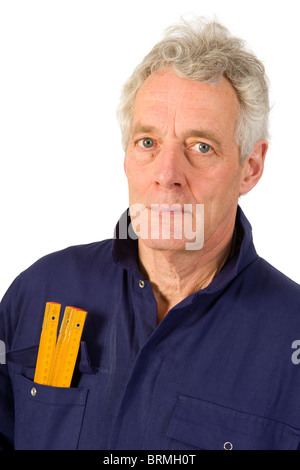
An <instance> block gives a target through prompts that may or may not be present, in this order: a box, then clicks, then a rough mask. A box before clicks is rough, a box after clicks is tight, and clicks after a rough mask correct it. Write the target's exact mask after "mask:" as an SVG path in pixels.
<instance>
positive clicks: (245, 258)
mask: <svg viewBox="0 0 300 470" xmlns="http://www.w3.org/2000/svg"><path fill="white" fill-rule="evenodd" d="M130 229H131V225H130V216H129V209H126V211H125V212H123V214H122V215H121V217H120V219H119V221H118V223H117V225H116V228H115V233H114V243H113V249H112V253H113V259H114V262H115V263H118V264H121V265H122V266H123V267H124V268H125V269H128V270H131V271H135V272H136V274H138V275H139V276H141V274H140V271H139V266H138V242H137V236H136V235H135V234H134V233H133V232H131V233H130V236H128V230H130ZM131 230H132V229H131ZM257 257H258V255H257V253H256V250H255V247H254V244H253V239H252V227H251V225H250V223H249V221H248V219H247V218H246V216H245V214H244V212H243V211H242V209H241V207H240V206H238V208H237V213H236V221H235V230H234V236H233V240H232V250H231V253H230V256H229V257H228V259H227V261H226V263H225V264H224V266H223V268H222V269H221V271H220V272H219V273H218V275H217V276H216V277H215V279H214V280H213V281H212V282H211V283H210V284H209V285H208V286H207V287H206V288H205V289H203V290H202V292H208V293H209V292H211V293H212V292H214V291H217V290H219V289H221V288H222V287H224V286H225V285H226V284H227V283H228V282H230V281H231V280H232V279H233V278H234V277H236V276H237V275H238V274H239V273H240V272H241V271H242V270H243V269H244V268H246V266H248V265H249V264H250V263H252V261H254V260H255V259H256V258H257Z"/></svg>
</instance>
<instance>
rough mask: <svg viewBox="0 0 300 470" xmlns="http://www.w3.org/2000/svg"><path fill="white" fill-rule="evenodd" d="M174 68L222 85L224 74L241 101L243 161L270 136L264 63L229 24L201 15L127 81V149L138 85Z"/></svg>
mask: <svg viewBox="0 0 300 470" xmlns="http://www.w3.org/2000/svg"><path fill="white" fill-rule="evenodd" d="M170 67H172V68H173V70H174V72H175V73H176V74H177V75H178V76H180V77H184V78H188V79H190V80H194V81H199V82H206V83H210V84H217V83H218V82H219V81H220V80H221V78H222V77H223V76H224V77H226V78H227V79H228V80H229V81H230V82H231V84H232V86H233V88H234V89H235V91H236V93H237V96H238V99H239V103H240V110H239V116H238V123H237V127H236V133H235V138H236V141H237V144H238V145H239V149H240V160H241V162H243V161H244V160H245V158H246V157H247V156H248V155H249V154H250V153H251V151H252V149H253V147H254V145H255V143H256V142H257V141H258V140H260V139H265V140H267V139H268V115H269V111H270V106H269V95H268V78H267V76H266V73H265V68H264V65H263V64H262V62H261V61H259V60H258V59H257V58H256V56H255V55H254V54H253V53H252V52H250V51H249V50H247V48H246V46H245V43H244V41H243V40H241V39H240V38H237V37H234V36H232V35H231V34H230V33H229V31H228V30H227V29H226V28H225V27H224V26H222V25H221V24H219V23H217V22H216V21H207V20H205V19H204V18H197V19H196V20H194V21H189V22H187V21H185V20H183V21H182V23H180V24H177V25H173V26H170V27H169V28H168V29H167V30H166V32H165V36H164V38H163V39H162V40H161V41H160V42H158V43H157V44H156V45H155V46H154V47H153V49H152V50H151V51H150V53H149V54H148V55H146V57H145V58H144V59H143V60H142V62H141V63H140V64H139V65H138V66H137V67H136V69H135V70H134V72H133V74H132V75H131V77H130V78H129V79H128V80H127V82H126V83H125V85H124V87H123V90H122V94H121V99H120V104H119V108H118V119H119V123H120V127H121V132H122V144H123V148H124V150H125V151H126V150H127V147H128V143H129V139H130V132H131V126H132V120H133V114H134V104H135V98H136V94H137V92H138V90H139V88H140V87H141V86H142V84H143V82H144V81H145V80H146V79H147V78H148V77H149V75H151V74H152V73H154V72H158V71H162V70H164V69H166V68H170Z"/></svg>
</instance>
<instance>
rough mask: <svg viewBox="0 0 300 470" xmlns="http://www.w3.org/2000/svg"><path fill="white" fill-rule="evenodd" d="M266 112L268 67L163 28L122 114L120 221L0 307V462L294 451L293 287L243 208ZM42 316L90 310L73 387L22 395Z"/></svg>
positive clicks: (218, 43)
mask: <svg viewBox="0 0 300 470" xmlns="http://www.w3.org/2000/svg"><path fill="white" fill-rule="evenodd" d="M268 112H269V102H268V85H267V79H266V76H265V72H264V67H263V65H262V64H261V63H260V62H259V61H258V59H257V58H256V57H255V56H254V55H253V54H252V53H250V52H248V51H247V50H246V49H245V47H244V45H243V43H242V41H240V40H239V39H237V38H234V37H232V36H231V35H230V34H229V33H228V31H227V30H226V29H225V28H224V27H222V26H221V25H218V24H215V23H206V22H205V21H204V20H200V19H199V21H196V22H195V23H183V24H181V25H177V26H175V27H172V28H170V29H169V30H168V31H167V33H166V36H165V38H164V39H163V40H162V41H161V42H160V43H159V44H157V45H156V46H155V47H154V48H153V50H152V51H151V52H150V53H149V54H148V56H146V57H145V59H144V60H143V62H142V63H141V64H140V65H139V66H138V67H137V69H136V70H135V71H134V73H133V75H132V77H131V78H130V79H129V81H128V82H127V83H126V85H125V87H124V91H123V95H122V99H121V104H120V109H119V117H120V122H121V128H122V135H123V143H124V149H125V154H126V155H125V160H124V168H125V173H126V176H127V179H128V185H129V206H130V215H131V219H129V218H128V220H127V213H125V218H124V217H122V218H121V219H120V221H119V224H118V226H117V230H116V237H115V239H114V240H106V241H103V242H100V243H94V244H90V245H85V246H78V247H71V248H68V249H66V250H63V251H61V252H58V253H54V254H51V255H48V256H46V257H44V258H43V259H41V260H39V261H38V262H37V263H35V264H34V265H33V266H32V267H30V268H29V269H28V270H26V271H25V272H23V273H22V274H20V276H19V277H18V278H17V279H16V280H15V281H14V283H13V284H12V286H11V287H10V289H9V290H8V292H7V293H6V295H5V297H4V299H3V301H2V304H1V315H0V339H1V340H2V341H3V342H4V343H5V346H6V363H7V364H5V365H2V366H1V369H0V373H1V376H0V378H1V389H0V413H1V420H0V435H1V444H2V446H3V447H4V448H5V447H8V448H9V447H14V448H16V449H151V450H153V449H163V450H172V449H182V450H184V449H225V450H231V449H297V448H298V446H299V444H300V412H299V411H300V400H299V390H300V369H299V368H298V367H297V364H298V361H297V357H298V356H297V347H298V343H297V340H298V338H297V335H299V333H298V332H299V327H300V288H299V286H298V285H297V284H296V283H294V282H293V281H291V280H289V279H288V278H286V277H285V276H284V275H283V274H281V273H279V272H278V271H277V270H276V269H275V268H273V267H272V266H270V265H269V264H268V263H267V262H265V261H264V260H263V259H262V258H260V257H259V256H258V255H257V253H256V251H255V248H254V246H253V242H252V235H251V227H250V224H249V223H248V221H247V219H246V217H245V215H244V214H243V212H242V210H241V209H240V207H239V206H238V199H239V196H240V195H242V194H246V193H248V192H249V191H250V190H251V189H252V188H253V187H254V186H255V185H256V183H257V182H258V181H259V179H260V177H261V175H262V173H263V167H264V159H265V156H266V152H267V147H268V144H267V138H268ZM125 222H126V224H127V225H126V226H125V230H124V223H125ZM188 228H189V229H188ZM134 234H135V235H136V236H134ZM49 301H51V302H57V303H60V304H61V305H62V306H67V305H73V306H75V307H78V308H82V309H84V310H86V311H88V315H87V320H86V324H85V326H84V330H83V337H82V343H81V347H80V354H79V359H78V363H77V365H76V368H75V372H74V377H73V382H72V386H71V387H70V388H60V387H53V386H50V385H40V384H38V383H35V382H33V378H34V371H35V365H36V358H37V346H38V343H39V339H40V332H41V327H42V322H43V313H44V306H45V303H46V302H49Z"/></svg>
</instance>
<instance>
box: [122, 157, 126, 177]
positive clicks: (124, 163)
mask: <svg viewBox="0 0 300 470" xmlns="http://www.w3.org/2000/svg"><path fill="white" fill-rule="evenodd" d="M123 167H124V171H125V175H126V176H127V157H126V154H125V156H124V161H123Z"/></svg>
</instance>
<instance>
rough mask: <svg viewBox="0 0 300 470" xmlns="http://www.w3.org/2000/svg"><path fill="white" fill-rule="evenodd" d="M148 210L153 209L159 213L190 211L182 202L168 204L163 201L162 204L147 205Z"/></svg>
mask: <svg viewBox="0 0 300 470" xmlns="http://www.w3.org/2000/svg"><path fill="white" fill-rule="evenodd" d="M147 209H148V210H151V211H153V212H156V213H159V214H174V215H176V214H184V213H186V212H188V211H186V210H185V208H184V206H183V207H182V205H181V204H177V203H174V204H166V203H161V204H150V205H149V206H147Z"/></svg>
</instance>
